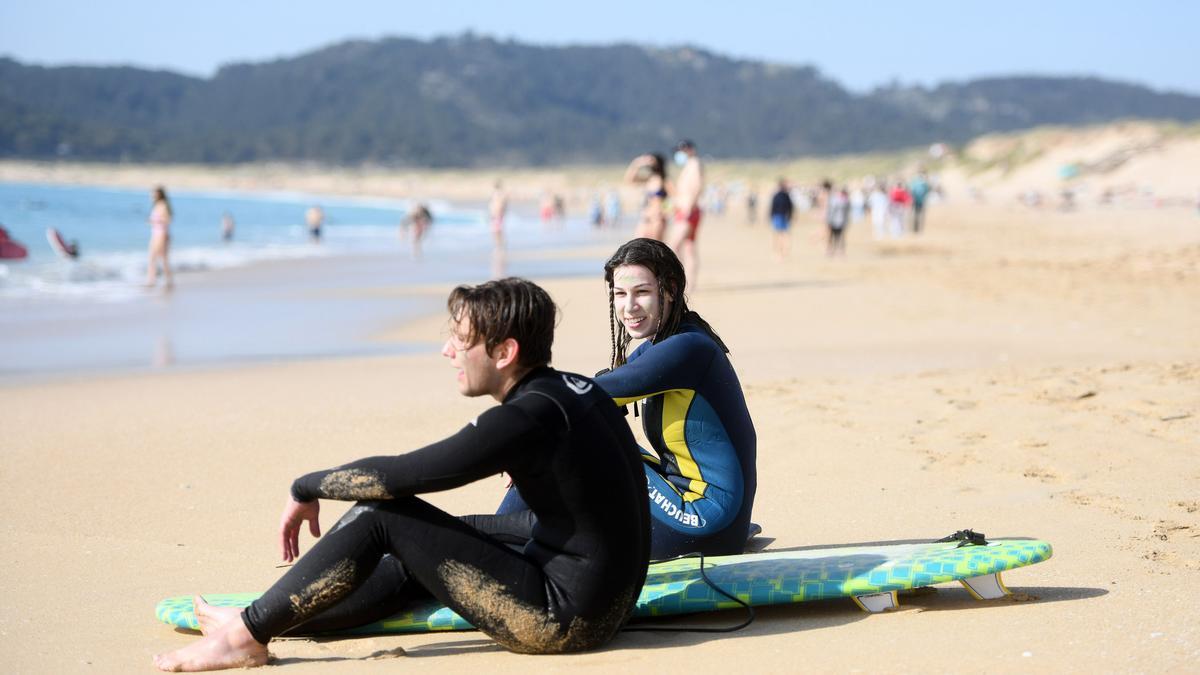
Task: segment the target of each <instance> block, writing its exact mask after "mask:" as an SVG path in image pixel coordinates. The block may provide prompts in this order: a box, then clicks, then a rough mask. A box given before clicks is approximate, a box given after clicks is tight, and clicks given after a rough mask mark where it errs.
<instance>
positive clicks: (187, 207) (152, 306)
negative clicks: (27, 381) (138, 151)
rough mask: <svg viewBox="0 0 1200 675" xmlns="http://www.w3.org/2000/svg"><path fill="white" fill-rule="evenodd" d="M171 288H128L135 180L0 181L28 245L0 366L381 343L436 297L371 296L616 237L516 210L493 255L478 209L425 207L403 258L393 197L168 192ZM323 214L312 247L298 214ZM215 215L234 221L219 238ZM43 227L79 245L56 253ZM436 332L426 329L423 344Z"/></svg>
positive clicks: (219, 358) (586, 264)
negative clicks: (423, 233) (414, 246)
mask: <svg viewBox="0 0 1200 675" xmlns="http://www.w3.org/2000/svg"><path fill="white" fill-rule="evenodd" d="M169 194H170V198H171V203H172V207H173V210H174V213H175V216H174V221H173V223H172V226H171V235H172V244H171V259H172V267H173V269H174V270H175V273H176V282H175V283H176V288H175V290H174V291H173V292H170V293H167V292H165V291H163V290H161V289H155V290H147V289H144V288H142V287H141V284H142V282H143V281H144V279H145V273H146V247H147V244H148V240H149V226H148V225H147V222H146V219H147V216H148V214H149V210H150V196H149V191H148V190H130V189H120V188H102V187H89V186H59V185H38V184H22V183H0V224H2V225H3V226H4V227H5V229H7V230H8V232H9V234H10V236H11V237H12V238H13V239H15V240H17V241H19V242H21V243H22V244H24V245H25V246H26V247H27V248H28V249H29V257H28V258H27V259H25V260H21V261H11V260H6V261H0V376H12V375H22V374H41V373H55V374H73V373H88V372H94V371H107V370H114V369H116V370H121V369H130V368H133V369H138V368H150V367H171V366H190V365H205V364H214V363H226V362H237V361H247V360H251V361H257V360H277V359H287V358H311V357H324V356H339V355H352V354H375V353H394V352H398V351H404V350H406V349H418V348H427V347H428V346H429V345H397V344H388V343H383V342H380V341H378V340H376V339H374V336H375V335H376V334H377V333H378V332H379V331H381V330H384V329H386V328H387V327H388V326H394V325H395V324H396V323H397V322H399V321H402V320H404V319H405V318H407V317H411V316H414V315H416V314H420V313H427V312H431V311H437V310H438V308H439V306H440V303H441V302H442V301H443V300H434V299H430V298H429V297H426V296H422V295H421V294H409V295H406V294H403V293H399V294H397V293H387V292H378V291H379V289H394V288H403V287H405V286H420V285H429V284H435V285H439V284H440V285H445V286H446V287H447V288H449V287H450V286H452V285H453V284H456V283H464V282H466V283H476V282H479V281H482V280H485V279H487V278H490V277H493V276H497V275H501V274H515V275H520V276H527V277H530V278H534V279H537V278H542V277H547V276H560V275H568V274H589V273H597V274H598V270H599V263H600V261H599V260H580V259H578V258H571V259H559V258H557V257H556V256H554V255H553V252H554V251H555V250H556V249H560V248H566V247H574V246H579V245H586V244H594V243H600V242H612V243H613V244H614V246H615V244H616V243H617V242H618V241H619V233H617V232H612V231H608V232H597V231H594V230H592V229H591V228H590V227H588V226H587V225H586V224H584V223H583V222H582V219H570V218H568V219H567V220H566V222H565V223H563V224H562V225H561V226H559V227H556V228H555V229H553V230H547V229H545V228H544V227H543V226H542V224H541V223H540V222H539V221H537V220H536V219H535V218H533V217H522V214H521V211H520V210H519V208H518V209H517V210H516V212H515V213H514V214H513V215H512V216H511V217H510V218H509V219H508V223H507V227H506V234H507V246H506V252H505V255H504V256H503V257H497V256H496V255H495V253H494V251H493V248H492V240H491V236H490V234H489V230H488V226H487V223H486V221H485V214H484V213H483V211H482V209H480V208H471V207H469V206H465V205H456V204H450V203H445V202H437V201H434V202H431V203H430V204H429V206H430V208H431V210H432V211H433V214H434V218H435V220H434V225H433V227H432V228H431V229H430V232H429V234H428V235H427V237H426V239H425V242H424V246H423V249H424V251H423V255H422V256H421V258H420V259H414V258H413V256H412V254H411V250H410V246H409V243H408V241H407V240H406V239H403V238H402V237H401V228H400V223H401V222H402V221H403V220H404V218H405V216H406V215H407V213H408V210H409V209H410V208H411V206H412V205H411V204H409V203H408V202H406V201H403V200H387V199H368V198H363V199H354V198H346V197H334V196H328V195H312V194H298V193H270V194H263V193H234V192H190V191H170V192H169ZM314 204H319V205H320V206H321V207H322V208H323V210H324V211H325V227H324V228H323V236H322V238H321V241H320V242H319V243H314V242H312V241H310V240H309V238H308V234H307V231H306V229H305V227H304V213H305V211H306V209H308V208H309V207H310V206H312V205H314ZM223 213H230V214H231V215H232V216H233V218H234V221H235V223H236V229H235V234H234V238H233V240H232V241H231V242H224V241H222V240H221V236H220V229H221V228H220V223H221V216H222V214H223ZM47 228H56V229H57V230H58V231H59V232H61V233H62V235H63V237H64V238H65V239H67V240H75V241H77V242H78V244H79V247H80V250H81V254H80V256H79V258H78V259H76V260H68V259H64V258H61V257H59V256H58V255H57V254H56V253H55V252H54V250H53V249H52V248H51V247H50V245H49V243H48V241H47V238H46V230H47ZM436 337H437V336H431V340H436Z"/></svg>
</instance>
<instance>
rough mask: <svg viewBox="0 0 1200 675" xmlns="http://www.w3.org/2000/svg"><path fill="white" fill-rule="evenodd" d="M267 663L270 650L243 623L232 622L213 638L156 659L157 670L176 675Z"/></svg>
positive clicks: (204, 639)
mask: <svg viewBox="0 0 1200 675" xmlns="http://www.w3.org/2000/svg"><path fill="white" fill-rule="evenodd" d="M266 662H267V646H266V645H264V644H260V643H258V642H256V641H255V640H254V638H253V637H251V636H250V631H249V630H247V629H246V624H244V623H242V622H241V621H228V622H226V623H225V625H224V626H221V627H220V628H218V629H216V631H215V632H213V633H212V634H211V635H206V636H205V637H203V638H201V639H200V640H198V641H196V642H193V643H192V644H190V645H188V646H186V647H181V648H179V649H176V650H175V651H173V652H167V653H165V654H159V655H157V656H155V657H154V665H155V667H157V668H158V669H159V670H165V671H167V672H172V673H181V672H188V673H192V672H197V671H201V670H222V669H224V668H254V667H256V666H261V665H264V664H266Z"/></svg>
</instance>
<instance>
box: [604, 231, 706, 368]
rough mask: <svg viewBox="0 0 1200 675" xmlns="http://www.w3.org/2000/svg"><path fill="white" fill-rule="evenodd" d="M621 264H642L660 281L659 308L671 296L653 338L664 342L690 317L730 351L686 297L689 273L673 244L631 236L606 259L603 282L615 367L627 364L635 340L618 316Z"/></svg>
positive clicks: (691, 320) (654, 340)
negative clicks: (615, 275)
mask: <svg viewBox="0 0 1200 675" xmlns="http://www.w3.org/2000/svg"><path fill="white" fill-rule="evenodd" d="M622 265H641V266H642V267H645V268H646V269H648V270H650V273H651V274H653V275H654V278H655V279H656V280H657V281H658V306H659V307H660V308H662V307H666V306H667V302H666V300H667V298H670V299H671V303H670V307H668V308H667V313H666V315H665V316H659V317H658V330H657V331H656V332H655V334H654V337H653V338H651V340H652V341H653V342H654V343H659V342H662V341H663V340H666V339H667V338H669V337H671V336H672V335H674V334H675V333H677V332H679V326H680V324H682V323H683V322H684V321H685V320H687V321H689V322H691V323H694V324H696V325H698V326H699V327H700V328H701V329H702V330H703V331H704V332H705V333H708V335H709V336H710V337H711V338H712V339H713V340H714V341H715V342H716V343H717V344H718V345H720V346H721V349H722V350H724V351H725V352H727V353H728V352H729V348H727V347H726V346H725V343H724V342H722V341H721V338H720V337H719V336H718V335H717V333H716V331H714V330H713V328H712V326H710V325H708V322H707V321H705V320H704V319H702V318H701V317H700V315H699V314H697V313H695V312H693V311H691V310H689V309H688V307H687V298H686V297H685V296H684V289H685V288H687V277H686V275H685V273H684V271H683V264H682V263H680V262H679V258H678V257H676V255H675V252H674V251H672V250H671V247H669V246H667V245H666V244H664V243H662V242H661V241H658V240H656V239H646V238H641V239H631V240H629V241H627V242H625V243H624V244H622V245H621V247H620V248H618V249H617V251H616V253H613V254H612V257H610V258H609V259H608V261H607V262H605V263H604V282H605V283H606V284H607V285H608V328H609V336H610V338H611V347H612V357H611V359H610V363H611V364H612V366H611V367H612V368H617V367H618V366H622V365H625V351H626V349H628V347H629V343H630V342H631V341H632V340H633V337H632V336H631V335H630V334H629V333H628V332H627V331H626V330H625V324H623V323H621V322H620V321H619V320H617V313H616V301H615V299H614V298H613V273H614V271H616V269H617V268H618V267H621V266H622Z"/></svg>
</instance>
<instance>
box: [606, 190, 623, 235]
mask: <svg viewBox="0 0 1200 675" xmlns="http://www.w3.org/2000/svg"><path fill="white" fill-rule="evenodd" d="M604 218H605V221H606V222H607V223H608V226H609V227H612V228H617V227H620V226H621V195H619V194H617V191H616V190H613V189H612V188H609V189H608V191H607V192H605V193H604Z"/></svg>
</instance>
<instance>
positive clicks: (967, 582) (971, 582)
mask: <svg viewBox="0 0 1200 675" xmlns="http://www.w3.org/2000/svg"><path fill="white" fill-rule="evenodd" d="M959 583H961V584H962V585H963V587H964V588H966V589H967V592H968V593H970V594H971V595H972V596H974V598H975V599H976V600H995V599H996V598H1003V597H1004V596H1006V595H1009V593H1010V591H1009V590H1008V588H1007V587H1006V586H1005V585H1004V582H1003V581H1000V573H999V572H993V573H991V574H985V575H983V576H978V577H971V578H970V579H959Z"/></svg>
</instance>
